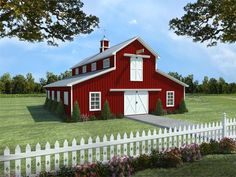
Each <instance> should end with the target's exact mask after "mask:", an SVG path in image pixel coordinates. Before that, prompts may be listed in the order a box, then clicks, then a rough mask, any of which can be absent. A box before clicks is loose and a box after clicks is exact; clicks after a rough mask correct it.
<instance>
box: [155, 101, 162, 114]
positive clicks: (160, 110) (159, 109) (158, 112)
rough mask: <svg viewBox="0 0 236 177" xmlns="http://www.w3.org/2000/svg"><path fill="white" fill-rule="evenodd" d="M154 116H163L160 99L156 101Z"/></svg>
mask: <svg viewBox="0 0 236 177" xmlns="http://www.w3.org/2000/svg"><path fill="white" fill-rule="evenodd" d="M154 114H155V115H157V116H161V115H164V109H163V106H162V101H161V99H160V98H159V99H158V100H157V104H156V109H155V112H154Z"/></svg>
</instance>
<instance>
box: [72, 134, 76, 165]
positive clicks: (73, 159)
mask: <svg viewBox="0 0 236 177" xmlns="http://www.w3.org/2000/svg"><path fill="white" fill-rule="evenodd" d="M76 146H77V142H76V139H75V138H74V139H73V140H72V148H76ZM76 164H77V151H72V167H75V166H76Z"/></svg>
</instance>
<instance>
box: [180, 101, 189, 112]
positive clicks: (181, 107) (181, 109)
mask: <svg viewBox="0 0 236 177" xmlns="http://www.w3.org/2000/svg"><path fill="white" fill-rule="evenodd" d="M185 112H188V109H187V107H186V104H185V101H184V99H182V100H181V102H180V105H179V113H185Z"/></svg>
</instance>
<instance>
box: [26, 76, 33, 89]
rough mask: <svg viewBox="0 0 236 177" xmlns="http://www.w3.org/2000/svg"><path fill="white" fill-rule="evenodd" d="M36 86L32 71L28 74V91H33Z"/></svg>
mask: <svg viewBox="0 0 236 177" xmlns="http://www.w3.org/2000/svg"><path fill="white" fill-rule="evenodd" d="M34 87H35V82H34V78H33V76H32V74H31V73H28V74H26V93H33V92H34Z"/></svg>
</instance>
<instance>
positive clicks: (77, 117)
mask: <svg viewBox="0 0 236 177" xmlns="http://www.w3.org/2000/svg"><path fill="white" fill-rule="evenodd" d="M71 118H72V121H73V122H78V121H79V120H80V109H79V104H78V102H77V101H76V102H75V104H74V107H73V113H72V117H71Z"/></svg>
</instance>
